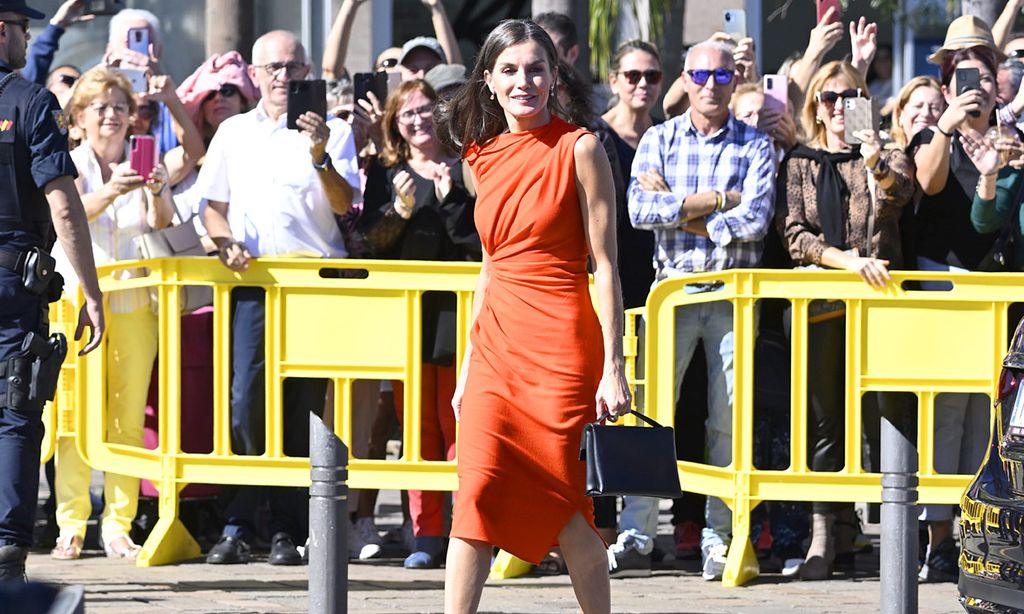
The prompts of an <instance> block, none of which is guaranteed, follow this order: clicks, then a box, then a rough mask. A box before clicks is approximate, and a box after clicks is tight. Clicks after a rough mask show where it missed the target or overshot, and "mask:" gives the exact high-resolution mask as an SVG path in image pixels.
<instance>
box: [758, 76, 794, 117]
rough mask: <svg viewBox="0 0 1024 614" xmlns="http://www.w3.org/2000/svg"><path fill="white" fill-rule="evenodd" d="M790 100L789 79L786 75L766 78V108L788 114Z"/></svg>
mask: <svg viewBox="0 0 1024 614" xmlns="http://www.w3.org/2000/svg"><path fill="white" fill-rule="evenodd" d="M787 100H789V78H788V77H786V75H765V76H764V106H765V108H768V109H774V110H776V111H778V112H780V113H785V112H786V101H787Z"/></svg>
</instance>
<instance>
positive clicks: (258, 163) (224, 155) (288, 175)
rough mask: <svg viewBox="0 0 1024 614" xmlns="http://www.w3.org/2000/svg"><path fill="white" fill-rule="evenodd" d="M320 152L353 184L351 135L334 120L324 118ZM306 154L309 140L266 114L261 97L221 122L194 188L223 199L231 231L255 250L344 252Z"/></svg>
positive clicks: (276, 253)
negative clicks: (245, 110)
mask: <svg viewBox="0 0 1024 614" xmlns="http://www.w3.org/2000/svg"><path fill="white" fill-rule="evenodd" d="M327 126H328V127H329V128H330V130H331V136H330V138H329V139H328V140H327V153H328V154H330V156H331V163H332V164H333V165H334V169H335V170H336V171H337V172H338V174H340V175H341V176H342V177H343V178H345V180H346V181H348V183H349V185H351V186H352V190H353V192H356V193H358V190H359V168H358V161H357V158H356V146H355V139H354V138H353V136H352V130H351V129H350V128H349V125H348V124H347V123H346V122H345V121H343V120H340V119H332V120H329V121H328V122H327ZM317 174H318V172H317V170H316V169H315V168H314V167H313V161H312V159H311V158H310V154H309V139H308V138H307V137H306V136H305V135H303V134H302V133H301V132H299V131H298V130H289V129H288V128H287V127H286V117H285V115H284V114H282V115H281V117H280V118H279V119H278V121H276V122H275V121H273V120H272V119H270V116H269V115H267V113H266V111H264V109H263V103H262V102H261V103H259V104H257V105H256V108H254V109H253V110H251V111H249V112H248V113H244V114H241V115H236V116H234V117H232V118H229V119H227V120H225V121H224V123H222V124H221V125H220V127H219V128H218V129H217V134H216V135H215V136H214V137H213V141H212V142H211V143H210V147H209V149H208V150H207V152H206V159H205V161H204V162H203V168H202V170H201V171H200V172H199V178H198V179H197V180H196V185H195V187H194V189H195V190H196V191H197V192H196V193H197V194H198V195H199V196H201V197H202V198H205V199H207V200H213V201H220V202H225V203H228V224H230V226H231V234H232V236H233V237H234V238H235V240H237V241H241V242H243V243H244V244H245V246H246V248H247V249H248V250H249V253H250V254H252V255H253V256H254V257H258V256H304V257H311V258H344V257H345V256H347V255H348V252H347V251H346V250H345V242H344V240H343V239H342V235H341V230H339V228H338V223H337V221H335V216H334V210H333V209H331V205H330V203H329V202H328V200H327V195H326V194H325V193H324V189H323V187H322V186H321V185H320V178H319V177H318V176H317Z"/></svg>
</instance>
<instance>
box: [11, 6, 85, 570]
mask: <svg viewBox="0 0 1024 614" xmlns="http://www.w3.org/2000/svg"><path fill="white" fill-rule="evenodd" d="M0 12H16V13H19V14H22V15H25V16H27V17H32V18H36V19H39V18H42V17H43V15H42V14H41V13H38V12H37V11H34V10H32V9H29V8H28V7H26V6H25V5H24V3H23V2H4V1H2V0H0ZM8 27H18V26H17V25H9V26H8ZM12 73H13V70H12V68H11V66H9V65H8V64H7V63H5V62H3V61H0V375H2V377H0V581H3V580H5V579H6V580H18V579H20V578H21V577H23V576H24V560H25V554H26V553H27V548H28V546H30V545H31V544H32V529H33V525H34V521H35V509H36V499H37V497H38V489H39V448H40V444H41V442H42V437H43V424H42V420H41V417H42V413H41V412H42V407H43V403H44V402H45V399H44V398H42V395H39V394H35V392H33V393H32V394H30V395H28V396H26V390H27V389H28V388H27V386H28V385H29V383H30V381H29V380H33V377H32V376H31V374H30V373H29V374H28V375H29V376H28V377H26V373H25V371H24V368H23V367H24V366H25V365H27V364H30V363H29V362H26V360H29V359H31V352H30V350H29V349H28V348H27V346H26V338H28V339H29V340H30V341H31V340H32V338H33V337H32V335H31V333H35V335H36V336H37V337H36V338H37V339H46V337H47V333H48V322H47V303H48V301H49V300H52V299H53V293H54V292H57V293H58V295H59V287H58V288H54V287H53V285H49V286H48V287H45V288H44V289H43V290H42V291H39V288H34V290H35V291H32V290H30V289H29V288H28V286H27V285H26V277H25V276H26V268H28V267H32V266H33V260H32V254H33V250H44V251H43V252H42V256H40V252H36V256H39V257H46V253H47V252H49V250H50V248H51V247H52V246H53V242H54V239H55V236H54V230H53V225H52V223H51V220H50V209H49V204H48V203H47V200H46V197H45V195H44V193H43V187H44V186H46V184H48V183H49V182H50V181H52V180H54V179H57V178H58V177H62V176H65V175H67V176H71V177H75V176H77V172H76V170H75V165H74V163H73V162H72V161H71V156H70V155H69V154H68V142H67V126H66V122H65V121H64V116H63V113H62V111H61V109H60V107H59V105H58V104H57V100H56V98H54V96H53V95H52V94H51V93H50V92H49V91H47V90H46V89H44V88H42V87H40V86H39V85H36V84H34V83H30V82H29V81H26V80H25V79H23V78H21V77H20V76H18V75H17V74H12ZM48 294H49V296H48ZM58 367H59V365H58Z"/></svg>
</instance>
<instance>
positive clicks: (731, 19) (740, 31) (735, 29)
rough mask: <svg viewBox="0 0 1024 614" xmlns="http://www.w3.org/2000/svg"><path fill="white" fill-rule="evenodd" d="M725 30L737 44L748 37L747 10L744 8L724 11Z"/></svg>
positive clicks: (723, 22)
mask: <svg viewBox="0 0 1024 614" xmlns="http://www.w3.org/2000/svg"><path fill="white" fill-rule="evenodd" d="M722 25H723V30H722V31H723V32H725V33H726V34H728V35H729V36H731V37H732V40H734V41H736V43H737V44H739V42H740V41H741V40H743V39H744V38H746V37H747V12H746V11H744V10H743V9H729V10H727V11H724V12H723V13H722Z"/></svg>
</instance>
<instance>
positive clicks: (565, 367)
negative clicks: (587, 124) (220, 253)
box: [439, 20, 630, 613]
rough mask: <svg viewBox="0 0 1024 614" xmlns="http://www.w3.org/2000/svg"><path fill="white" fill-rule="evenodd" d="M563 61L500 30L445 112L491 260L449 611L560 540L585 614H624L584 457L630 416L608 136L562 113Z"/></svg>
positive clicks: (528, 30) (540, 38)
mask: <svg viewBox="0 0 1024 614" xmlns="http://www.w3.org/2000/svg"><path fill="white" fill-rule="evenodd" d="M557 60H558V55H557V52H556V51H555V46H554V43H552V41H551V38H550V37H549V36H548V35H547V33H545V32H544V30H542V29H541V28H540V27H539V26H537V25H536V24H535V23H533V22H532V21H528V20H509V21H505V22H502V23H501V24H500V25H499V26H498V27H497V28H495V29H494V30H493V31H492V32H491V33H490V34H489V35H488V37H487V40H486V41H485V42H484V45H483V47H482V48H481V50H480V53H479V55H478V56H477V63H476V66H474V68H473V72H472V74H471V75H470V78H469V81H468V83H467V84H466V86H465V87H464V88H463V89H462V90H460V91H459V93H458V94H456V95H455V97H454V98H453V99H452V100H451V102H450V103H449V105H448V106H446V108H445V109H444V110H443V112H442V121H441V129H440V130H439V133H440V134H441V135H442V137H443V138H445V139H450V140H451V141H452V143H453V145H454V147H453V149H457V150H460V151H461V152H462V153H463V155H464V157H465V159H466V160H467V161H468V163H469V165H470V168H471V169H472V171H473V175H474V177H475V179H476V185H477V202H476V214H475V217H476V223H477V229H478V231H479V233H480V239H481V242H482V244H483V251H484V254H483V256H484V258H483V266H482V269H481V274H480V281H479V282H478V284H477V290H476V295H475V299H474V305H473V311H474V314H473V317H474V324H473V328H472V333H471V335H470V340H469V342H468V343H467V344H466V345H467V347H466V353H465V357H464V358H463V362H462V372H461V374H460V377H459V383H458V386H457V388H456V391H455V396H454V397H453V399H452V405H453V407H454V408H455V411H456V417H457V418H458V419H460V421H461V426H460V431H461V432H460V437H459V450H458V457H459V500H458V502H457V504H456V505H455V509H454V516H453V520H452V530H451V542H450V544H449V547H448V558H447V569H446V574H445V611H447V612H451V613H454V612H475V611H476V609H477V608H478V606H479V601H480V593H481V591H482V589H483V583H484V580H485V579H486V578H487V569H488V566H489V563H490V558H491V547H492V545H494V546H498V547H500V548H502V549H503V550H506V551H507V552H510V553H511V554H513V555H515V556H517V557H519V558H521V559H523V560H526V561H529V562H531V563H533V564H537V563H539V562H540V560H541V559H542V558H543V557H544V555H545V554H546V553H547V552H548V549H549V548H550V546H551V545H552V544H553V543H555V542H558V544H559V545H560V546H561V548H562V553H563V556H564V557H565V561H566V564H567V566H568V568H569V572H570V575H571V577H572V580H573V587H574V590H575V593H576V598H577V600H578V601H579V604H580V607H581V608H582V610H583V611H584V612H588V613H589V612H608V611H609V610H610V607H611V605H610V591H609V586H608V559H607V554H606V551H605V547H604V544H603V542H602V541H601V538H600V537H598V535H597V532H596V529H595V528H594V521H593V505H592V503H591V502H590V500H589V498H588V497H587V496H586V495H585V494H584V481H585V476H584V464H583V463H581V462H580V461H579V459H578V455H579V442H580V437H581V435H582V431H583V426H584V424H586V423H587V422H589V421H593V420H594V419H595V418H597V417H598V416H602V415H604V414H610V415H612V416H618V415H620V414H622V413H624V412H625V411H627V410H628V408H629V405H630V393H629V388H628V386H627V383H626V378H625V372H624V368H623V358H622V332H621V331H622V299H621V293H620V290H619V282H618V275H617V273H616V270H615V269H616V264H615V263H616V254H615V225H614V220H615V208H614V207H615V205H614V203H613V202H612V200H611V198H610V195H611V194H613V193H614V188H613V186H612V184H611V180H610V178H611V168H610V166H609V164H608V159H607V156H605V155H604V152H603V150H602V148H601V145H600V143H599V142H598V140H597V138H595V137H594V136H592V135H590V134H588V133H586V132H585V131H583V130H581V129H579V128H577V127H575V126H573V125H571V124H569V123H567V122H565V121H563V120H561V119H559V118H558V117H557V116H556V114H555V113H554V109H556V108H557V105H558V102H557V100H556V97H555V96H554V95H553V93H554V91H555V89H556V87H555V86H556V83H555V81H556V79H555V73H554V71H555V66H556V63H557ZM588 256H590V258H591V259H592V261H593V270H594V287H595V289H596V292H597V299H598V301H597V302H598V304H599V309H600V311H601V316H602V317H601V320H602V321H603V323H604V325H603V326H602V324H601V323H599V322H598V319H597V316H596V314H595V313H594V308H593V303H592V302H591V297H590V292H589V282H588V275H587V261H588ZM553 339H558V342H557V343H552V340H553ZM602 339H603V343H602V341H601V340H602Z"/></svg>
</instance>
